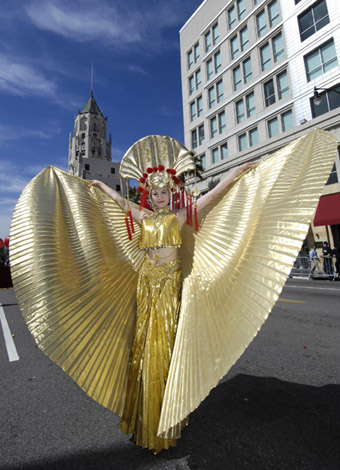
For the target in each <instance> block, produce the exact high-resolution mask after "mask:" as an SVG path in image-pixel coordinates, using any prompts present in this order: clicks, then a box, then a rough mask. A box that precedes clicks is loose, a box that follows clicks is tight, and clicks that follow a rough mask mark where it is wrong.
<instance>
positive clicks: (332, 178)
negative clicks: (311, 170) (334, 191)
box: [326, 163, 339, 185]
mask: <svg viewBox="0 0 340 470" xmlns="http://www.w3.org/2000/svg"><path fill="white" fill-rule="evenodd" d="M338 181H339V180H338V173H337V171H336V165H335V163H334V165H333V168H332V171H331V173H330V175H329V178H328V180H327V183H326V185H328V184H334V183H338Z"/></svg>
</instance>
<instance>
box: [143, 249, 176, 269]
mask: <svg viewBox="0 0 340 470" xmlns="http://www.w3.org/2000/svg"><path fill="white" fill-rule="evenodd" d="M146 253H147V259H148V261H149V262H150V263H151V264H152V265H154V266H161V265H162V264H168V263H170V262H171V261H174V260H176V259H177V248H175V247H168V248H156V249H153V250H148V251H147V252H146Z"/></svg>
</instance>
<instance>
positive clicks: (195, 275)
mask: <svg viewBox="0 0 340 470" xmlns="http://www.w3.org/2000/svg"><path fill="white" fill-rule="evenodd" d="M336 149H337V141H336V139H335V138H334V137H333V136H332V135H331V134H329V133H328V132H324V131H321V130H320V129H314V130H313V131H311V132H310V133H308V134H306V135H305V136H303V137H301V138H300V139H297V140H295V141H294V142H293V143H291V144H290V145H288V146H286V147H284V148H282V149H281V150H279V151H278V152H276V153H275V154H273V155H271V156H269V157H268V158H266V159H264V160H263V161H262V162H261V163H260V164H259V165H258V167H257V168H256V169H255V170H252V171H249V172H248V173H246V174H244V175H242V176H241V177H240V178H239V179H238V180H237V181H235V183H234V184H232V185H231V187H229V188H228V190H227V192H226V194H224V195H221V197H220V198H219V199H218V200H216V201H214V202H213V203H212V204H211V205H210V206H209V207H206V208H205V209H204V210H203V211H202V212H200V229H199V232H197V233H195V232H194V231H193V230H192V228H191V227H189V226H185V227H184V229H183V230H182V239H183V244H182V248H181V260H182V268H183V277H184V282H183V290H182V305H181V312H180V319H179V324H178V330H177V335H176V342H175V347H174V352H173V357H172V361H171V366H170V370H169V376H168V380H167V386H166V390H165V395H164V403H163V407H162V414H161V418H160V423H159V428H158V434H159V435H161V436H163V437H164V436H166V437H168V438H174V437H176V425H177V424H178V423H180V422H181V421H182V420H183V418H184V417H185V416H188V414H189V413H190V412H192V411H193V410H194V409H195V408H197V406H198V405H199V404H200V402H201V401H202V400H203V399H204V398H205V397H206V396H207V395H208V394H209V392H210V390H211V389H212V388H213V387H215V386H216V385H217V384H218V381H219V380H220V379H221V378H222V377H223V376H224V375H226V373H227V372H228V370H229V369H230V368H231V366H232V365H233V364H234V363H235V362H236V361H237V359H238V358H239V357H240V356H241V354H242V353H243V352H244V350H245V349H246V348H247V346H248V345H249V344H250V342H251V341H252V340H253V339H254V337H255V336H256V334H257V333H258V331H259V329H260V328H261V326H262V325H263V323H264V321H265V320H266V318H267V317H268V315H269V313H270V311H271V310H272V308H273V306H274V304H275V302H276V300H277V299H278V297H279V295H280V292H281V290H282V287H283V285H284V284H285V281H286V279H287V276H288V274H289V273H290V271H291V268H292V265H293V263H294V261H295V259H296V256H297V255H298V252H299V250H300V248H301V245H302V242H303V240H304V239H305V237H306V235H307V232H308V228H309V224H310V223H311V221H312V218H313V215H314V212H315V210H316V206H317V203H318V200H319V198H320V195H321V191H322V189H323V187H324V185H325V183H326V181H327V179H328V177H329V174H330V171H331V168H332V166H333V164H334V160H335V156H336Z"/></svg>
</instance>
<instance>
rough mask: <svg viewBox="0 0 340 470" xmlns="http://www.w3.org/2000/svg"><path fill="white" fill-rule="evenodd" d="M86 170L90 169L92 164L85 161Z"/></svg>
mask: <svg viewBox="0 0 340 470" xmlns="http://www.w3.org/2000/svg"><path fill="white" fill-rule="evenodd" d="M85 170H87V171H89V170H90V165H89V164H88V163H85Z"/></svg>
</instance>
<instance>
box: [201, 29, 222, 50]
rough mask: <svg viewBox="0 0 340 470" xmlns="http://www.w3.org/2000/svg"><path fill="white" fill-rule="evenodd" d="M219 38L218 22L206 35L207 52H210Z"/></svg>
mask: <svg viewBox="0 0 340 470" xmlns="http://www.w3.org/2000/svg"><path fill="white" fill-rule="evenodd" d="M218 40H219V34H218V23H215V24H214V26H213V27H212V28H211V29H210V30H209V31H207V32H206V33H205V35H204V43H205V52H209V51H210V50H211V48H212V46H213V45H215V44H216V43H217V41H218Z"/></svg>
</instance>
